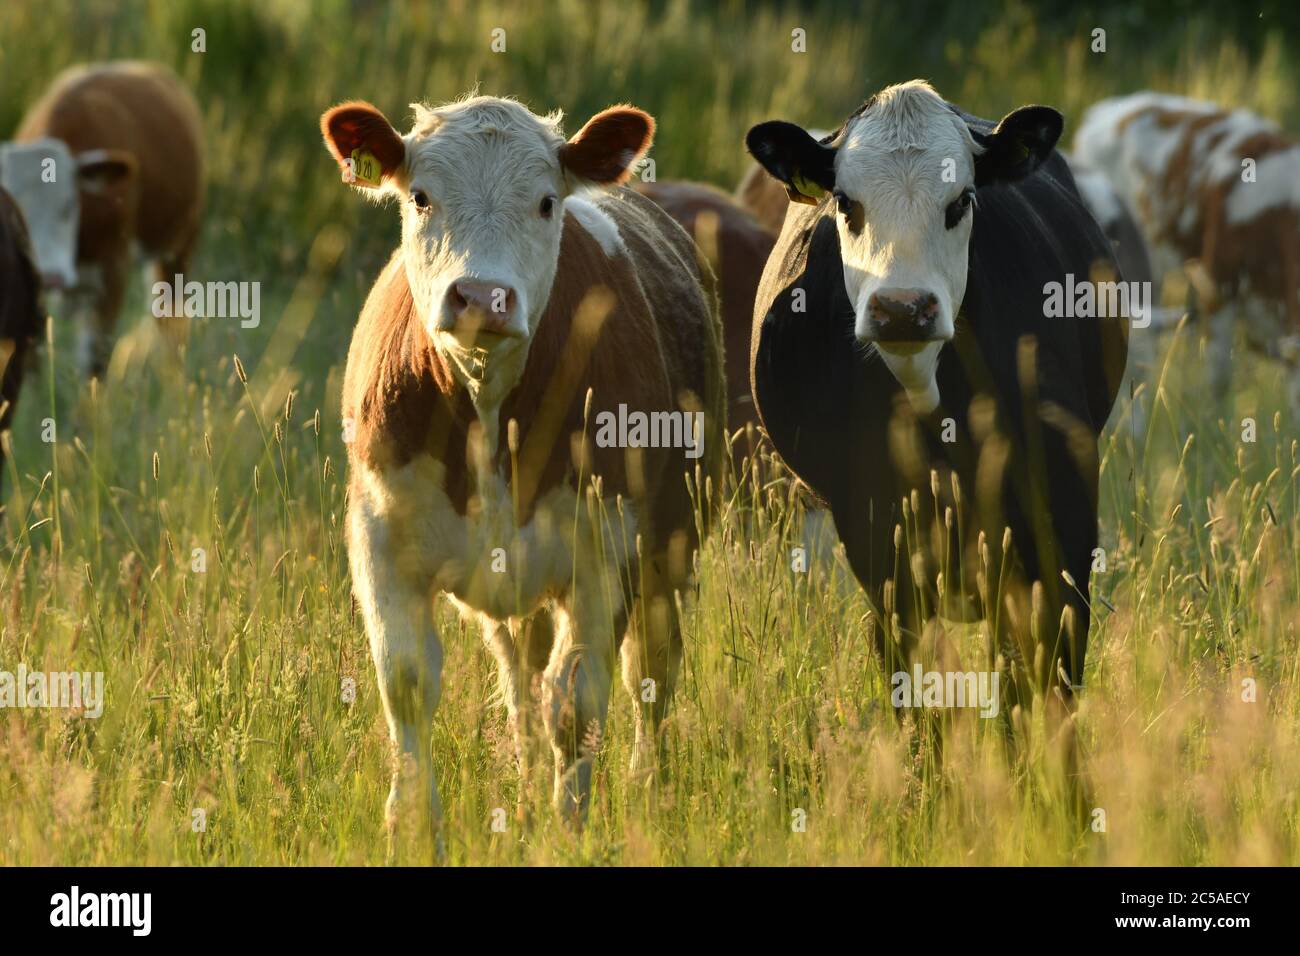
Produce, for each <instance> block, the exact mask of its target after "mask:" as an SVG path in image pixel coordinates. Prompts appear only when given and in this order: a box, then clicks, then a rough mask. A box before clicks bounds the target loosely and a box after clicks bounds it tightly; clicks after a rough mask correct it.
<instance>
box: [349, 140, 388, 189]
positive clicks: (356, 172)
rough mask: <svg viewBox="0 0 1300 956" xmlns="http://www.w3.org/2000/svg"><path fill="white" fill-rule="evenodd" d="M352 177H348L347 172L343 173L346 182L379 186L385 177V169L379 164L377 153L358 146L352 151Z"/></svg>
mask: <svg viewBox="0 0 1300 956" xmlns="http://www.w3.org/2000/svg"><path fill="white" fill-rule="evenodd" d="M351 173H352V178H351V179H348V176H347V173H344V174H343V178H344V180H345V181H346V182H350V183H352V184H353V185H356V186H371V187H374V186H378V185H379V182H380V180H381V179H382V178H383V175H384V170H383V167H382V166H380V165H379V160H378V159H376V158H375V154H374V153H372V152H370V150H368V149H364V148H362V147H357V148H356V149H354V150H353V151H352V169H351Z"/></svg>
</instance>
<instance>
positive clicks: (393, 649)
mask: <svg viewBox="0 0 1300 956" xmlns="http://www.w3.org/2000/svg"><path fill="white" fill-rule="evenodd" d="M393 525H394V523H393V522H391V521H389V520H387V519H385V518H384V517H382V516H380V515H377V514H376V513H375V512H374V511H373V510H372V509H371V507H370V505H369V504H368V502H366V501H365V500H360V501H356V502H354V504H353V508H352V510H351V512H350V514H349V547H348V558H349V562H350V564H351V567H352V587H353V591H354V593H355V594H356V598H357V603H358V604H359V605H360V607H361V612H362V615H363V617H364V619H365V624H366V633H367V635H368V636H369V638H370V654H371V657H372V658H373V659H374V662H375V673H376V675H377V676H378V678H379V694H380V697H381V698H382V699H383V702H384V714H385V716H386V717H387V718H388V733H389V736H390V737H391V738H392V741H393V744H394V746H395V749H396V766H395V767H394V769H393V778H392V787H391V789H390V790H389V794H388V803H387V805H386V808H385V809H386V814H385V818H386V821H387V824H388V833H389V841H390V855H391V854H392V853H394V852H396V851H397V850H398V849H399V848H403V847H405V846H407V845H408V844H409V840H408V839H407V833H406V831H407V830H408V829H409V830H410V831H411V832H410V836H411V837H414V838H415V840H416V842H417V843H418V842H420V841H422V840H428V839H433V840H434V841H435V843H434V847H435V848H436V851H437V852H438V853H439V854H440V853H441V839H440V836H439V830H440V827H441V822H442V804H441V802H440V801H439V799H438V786H437V782H436V780H435V779H434V772H433V759H432V754H431V752H430V751H431V743H432V736H433V714H434V711H435V710H436V709H437V707H438V697H439V695H440V693H441V689H442V645H441V643H440V642H439V640H438V635H437V633H436V632H435V631H434V628H433V607H432V595H431V593H430V583H429V579H428V578H427V577H426V576H425V575H423V574H422V573H421V567H422V565H423V562H422V561H420V560H418V558H417V556H416V555H415V554H414V553H413V551H412V550H411V549H410V547H409V546H401V545H399V544H398V541H397V536H396V535H395V534H394V529H393ZM407 824H410V825H411V826H409V827H408V826H407Z"/></svg>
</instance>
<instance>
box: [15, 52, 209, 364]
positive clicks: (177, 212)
mask: <svg viewBox="0 0 1300 956" xmlns="http://www.w3.org/2000/svg"><path fill="white" fill-rule="evenodd" d="M14 141H15V144H19V145H21V144H29V145H31V146H33V147H37V146H40V147H50V148H52V149H53V152H52V153H51V152H50V149H48V148H47V149H45V155H46V156H49V155H53V156H56V157H58V156H66V157H69V158H70V159H71V161H72V164H73V168H72V169H71V170H69V171H68V172H69V174H70V175H68V176H64V177H63V179H62V181H63V183H65V184H66V183H67V182H68V180H69V179H70V178H75V179H76V181H77V185H78V187H79V188H78V190H77V193H78V197H79V202H77V203H71V202H69V203H65V204H63V205H64V206H66V207H68V208H62V206H61V207H60V208H59V209H56V210H51V209H50V208H49V202H48V200H49V199H50V197H51V196H52V194H53V190H49V189H48V188H47V187H48V186H49V185H50V184H48V183H45V182H43V179H42V177H40V176H37V175H34V174H33V172H34V171H32V170H28V171H26V173H27V175H25V176H22V177H21V180H22V182H23V183H24V186H23V188H22V189H21V191H15V195H14V199H15V200H17V202H18V205H19V206H20V207H21V208H22V209H23V211H24V213H26V215H27V219H28V221H29V223H31V224H32V240H33V246H34V247H35V250H36V256H37V260H38V261H37V267H38V268H39V269H40V270H41V272H42V273H43V274H47V275H49V274H51V270H50V269H49V268H48V263H46V262H42V261H40V260H41V259H42V258H43V257H47V256H46V254H44V253H43V252H42V250H43V248H44V247H45V246H46V245H47V243H44V242H42V236H41V235H40V234H39V233H40V232H41V230H42V225H41V223H42V222H43V221H44V220H46V219H48V218H49V217H50V216H51V214H52V213H53V214H56V215H59V216H64V217H66V216H78V217H79V219H80V224H79V227H78V228H77V231H76V237H77V239H76V243H77V249H76V260H75V261H76V266H75V278H74V279H73V281H72V282H71V283H65V282H60V283H59V284H61V285H62V284H66V285H68V286H69V287H68V289H67V292H68V293H69V295H70V296H71V298H72V299H74V300H75V303H73V304H74V307H79V306H80V305H82V304H83V303H84V304H87V305H89V307H90V308H91V310H92V311H93V318H92V321H91V322H90V323H89V325H88V327H87V330H86V331H87V333H88V335H87V338H86V341H85V343H84V345H83V349H84V351H83V361H84V363H85V366H86V368H87V369H88V371H89V372H90V373H91V374H93V375H99V374H102V373H103V371H104V369H105V367H106V365H107V363H108V356H109V354H110V353H111V351H112V344H113V339H112V335H113V329H114V326H115V325H116V323H117V316H118V313H119V312H120V311H121V308H122V300H123V296H124V293H125V288H126V275H127V270H128V266H129V264H130V258H131V256H130V253H131V246H132V243H133V242H134V243H138V244H139V246H140V248H141V250H142V251H143V253H144V254H145V256H146V257H148V258H150V259H152V260H154V262H155V263H156V264H157V266H156V267H157V275H158V278H159V280H160V281H168V282H170V281H172V278H173V276H174V275H176V274H183V273H184V272H185V268H186V266H187V265H188V262H189V256H190V253H191V251H192V250H193V247H194V243H195V240H196V238H197V236H198V231H199V222H200V216H201V213H202V209H203V165H204V164H203V158H204V157H203V133H202V121H201V118H200V115H199V110H198V107H197V105H196V104H195V102H194V99H193V97H191V96H190V94H189V92H188V91H187V90H186V89H185V87H184V85H183V84H182V83H181V81H180V79H179V78H178V77H177V76H176V75H175V74H174V73H172V72H171V71H170V70H168V69H167V68H166V67H163V66H161V65H158V64H154V63H142V62H126V61H124V62H116V63H102V64H95V65H90V66H80V67H74V68H72V69H69V70H65V71H64V72H63V73H61V74H60V75H59V76H58V77H57V78H56V79H55V81H54V83H53V85H52V86H51V87H50V89H49V91H48V92H46V94H45V95H44V96H43V97H41V99H40V100H38V101H37V102H36V103H35V104H34V105H33V106H32V107H31V109H29V110H28V112H27V115H26V116H25V117H24V118H23V121H22V123H21V124H20V125H19V128H18V132H17V133H16V134H15V136H14ZM61 146H63V147H66V150H67V153H66V154H64V153H62V149H61ZM16 152H17V151H16ZM40 156H41V151H40V150H37V151H34V152H29V154H28V161H29V162H38V161H39V159H38V157H40ZM17 161H18V157H17V156H15V155H13V154H11V155H10V156H9V158H8V160H7V162H8V163H11V164H12V163H14V162H17ZM55 168H56V171H58V160H57V159H56V160H55ZM10 172H13V171H12V170H10ZM19 172H23V171H19ZM11 188H12V187H11ZM64 225H66V222H65V223H64ZM78 311H79V309H78ZM175 321H176V320H168V322H169V323H173V322H175ZM166 330H167V331H169V332H170V333H172V334H173V335H177V334H179V333H180V331H181V329H180V328H179V327H176V326H172V327H171V328H169V329H166Z"/></svg>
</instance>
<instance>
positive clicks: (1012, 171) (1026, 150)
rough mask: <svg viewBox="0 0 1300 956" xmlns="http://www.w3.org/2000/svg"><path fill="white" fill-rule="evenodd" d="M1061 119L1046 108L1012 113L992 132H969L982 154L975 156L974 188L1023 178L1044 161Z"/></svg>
mask: <svg viewBox="0 0 1300 956" xmlns="http://www.w3.org/2000/svg"><path fill="white" fill-rule="evenodd" d="M1064 125H1065V120H1064V118H1062V116H1061V114H1060V113H1058V112H1057V111H1056V110H1054V109H1052V108H1051V107H1050V106H1022V107H1021V108H1020V109H1018V110H1013V111H1012V112H1010V113H1008V114H1007V115H1006V116H1004V117H1002V121H1001V122H1000V123H998V125H997V126H996V127H995V128H994V130H993V132H992V133H978V132H974V131H972V135H973V136H974V137H975V142H977V143H979V144H980V145H981V146H983V147H984V152H983V153H981V154H980V155H979V156H976V157H975V185H976V186H986V185H988V184H989V183H995V182H1010V181H1014V180H1017V179H1023V178H1024V177H1026V176H1028V175H1029V174H1030V173H1032V172H1033V171H1034V170H1035V169H1037V168H1038V167H1039V166H1041V165H1042V164H1043V163H1044V162H1046V161H1047V157H1048V156H1050V155H1052V149H1053V148H1054V147H1055V146H1056V141H1057V140H1058V139H1060V138H1061V128H1062V127H1063V126H1064Z"/></svg>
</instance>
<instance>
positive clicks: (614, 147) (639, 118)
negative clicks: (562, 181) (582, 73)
mask: <svg viewBox="0 0 1300 956" xmlns="http://www.w3.org/2000/svg"><path fill="white" fill-rule="evenodd" d="M654 135H655V121H654V117H653V116H651V115H650V114H649V113H647V112H645V111H644V110H639V109H637V108H636V107H635V106H611V107H610V108H609V109H607V110H602V111H601V112H599V113H597V114H596V115H595V116H593V117H592V118H591V119H589V120H587V124H586V125H585V126H583V127H582V129H580V130H578V132H577V134H576V135H575V136H574V137H573V138H572V139H570V140H569V141H568V142H567V143H565V144H564V145H563V146H561V147H560V165H562V166H563V167H564V168H565V169H566V170H568V171H569V172H571V173H572V174H573V175H574V176H576V177H578V178H579V179H584V180H586V181H587V182H592V183H596V184H598V185H601V186H615V185H618V184H620V183H625V182H627V180H628V179H629V178H630V177H631V175H632V171H633V169H634V168H635V167H636V164H637V162H638V161H639V160H640V159H641V157H642V156H644V155H645V154H646V152H647V151H648V150H649V149H650V143H651V141H652V140H653V139H654Z"/></svg>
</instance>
